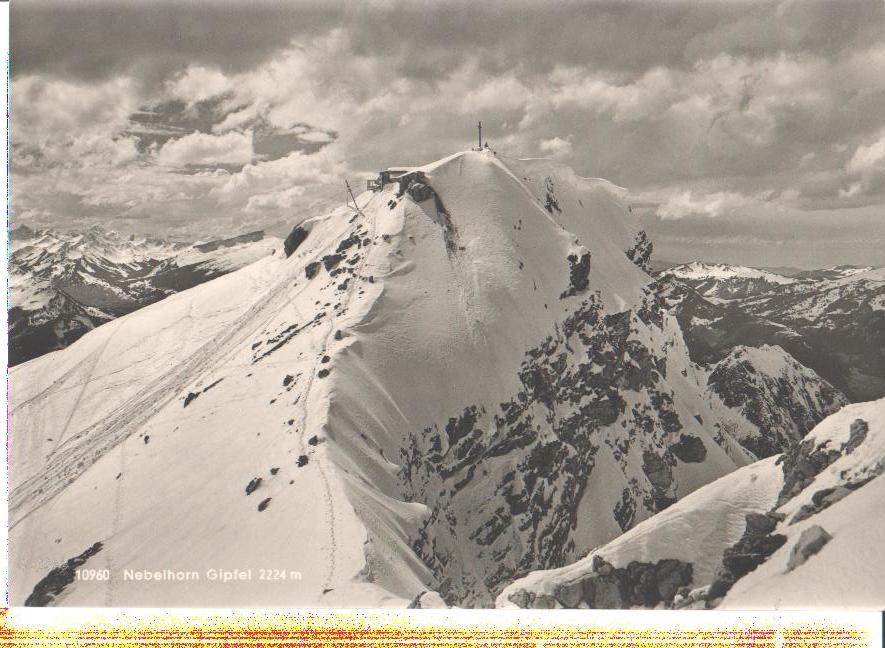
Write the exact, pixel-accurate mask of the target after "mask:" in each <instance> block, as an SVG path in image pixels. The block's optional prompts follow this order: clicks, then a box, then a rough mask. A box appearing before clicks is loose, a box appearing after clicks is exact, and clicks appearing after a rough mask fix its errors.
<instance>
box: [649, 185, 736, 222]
mask: <svg viewBox="0 0 885 648" xmlns="http://www.w3.org/2000/svg"><path fill="white" fill-rule="evenodd" d="M749 202H750V199H748V198H747V197H745V196H742V195H741V194H738V193H734V192H730V191H718V192H716V193H711V194H694V193H693V192H691V191H683V192H680V193H676V194H673V195H670V196H668V197H667V199H666V200H665V201H664V202H663V203H661V204H659V205H658V207H657V214H658V215H659V216H660V217H661V218H665V219H666V218H685V217H687V216H696V215H702V216H708V217H710V218H715V217H718V216H722V215H723V214H726V213H728V212H730V211H732V210H734V209H737V208H739V207H743V206H745V205H747V204H748V203H749Z"/></svg>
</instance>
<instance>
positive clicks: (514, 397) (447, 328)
mask: <svg viewBox="0 0 885 648" xmlns="http://www.w3.org/2000/svg"><path fill="white" fill-rule="evenodd" d="M356 202H357V205H358V207H357V208H353V207H352V206H342V207H340V208H338V209H335V210H333V211H331V212H330V213H327V214H323V215H320V216H315V217H312V218H309V219H307V220H306V221H304V222H303V223H301V224H299V225H298V226H297V227H295V228H294V229H293V231H292V233H291V235H290V236H289V237H288V238H287V239H286V243H285V246H284V252H285V253H277V254H274V255H272V256H264V257H262V258H261V259H260V260H258V261H257V262H255V263H253V264H251V265H248V266H246V267H244V268H242V269H241V270H238V271H236V272H233V273H230V274H228V275H225V276H223V277H220V278H218V279H216V280H214V281H211V282H208V283H205V284H202V285H200V286H197V287H195V288H193V289H191V290H187V291H184V292H180V293H177V294H175V295H172V296H170V297H168V298H166V299H164V300H163V301H160V302H158V303H155V304H152V305H150V306H147V307H145V308H143V309H141V310H138V311H136V312H134V313H131V314H129V315H127V316H125V317H121V318H119V319H116V320H114V321H112V322H110V323H108V324H105V325H103V326H101V327H99V328H97V329H95V330H94V331H92V332H90V333H88V334H87V335H85V336H84V337H83V338H81V339H80V340H78V341H77V342H76V343H74V344H73V345H72V346H70V347H69V348H67V349H65V350H63V351H60V352H58V353H55V354H52V356H49V357H43V358H38V359H36V360H34V361H32V362H28V363H25V364H23V365H21V366H19V367H16V368H14V369H13V373H12V378H11V381H12V384H13V392H12V393H13V396H12V404H11V411H12V423H11V429H12V440H11V446H10V452H11V457H12V459H11V461H12V465H13V470H12V477H11V480H12V481H11V497H10V520H11V524H12V530H11V539H10V546H11V549H10V553H11V556H12V561H11V564H12V567H11V571H12V573H13V577H12V580H13V583H14V585H13V594H12V598H13V601H17V602H20V601H21V600H23V599H24V598H26V597H27V596H29V595H32V594H33V593H34V588H35V587H36V586H37V585H39V582H40V579H41V578H43V577H45V575H46V572H47V569H46V566H47V565H51V564H58V563H60V562H63V561H65V560H68V559H69V558H71V557H74V556H79V555H81V554H83V552H84V550H85V549H87V548H89V547H94V546H95V543H97V542H100V543H101V548H100V550H99V551H98V552H97V553H95V554H94V555H93V556H91V557H89V558H88V560H89V561H90V564H95V565H107V566H109V568H110V567H113V569H112V571H111V573H112V574H118V573H119V569H121V568H123V567H125V566H129V565H133V564H135V563H138V564H139V565H141V566H143V567H144V568H157V567H164V568H169V569H176V570H194V571H197V572H200V573H205V572H206V570H208V569H210V568H228V569H234V568H235V569H248V568H253V569H254V570H256V572H257V570H258V569H260V568H262V567H264V568H267V567H268V566H273V567H276V568H281V569H286V570H289V571H293V570H294V571H298V572H299V579H298V582H297V584H293V583H291V582H288V583H286V582H280V583H275V584H268V583H262V582H258V581H255V582H251V583H243V584H237V585H236V586H233V587H232V586H231V585H230V584H219V583H215V582H210V581H208V580H207V579H203V580H200V581H195V582H191V583H189V586H188V588H187V589H186V590H185V589H182V588H178V587H176V586H175V585H173V584H169V583H163V582H155V583H152V584H150V585H148V586H145V585H144V583H132V582H127V581H125V580H122V579H120V578H115V577H113V576H112V578H111V580H110V581H109V582H89V583H84V582H77V583H76V584H74V585H72V586H71V587H70V588H69V589H66V590H65V592H64V593H63V594H62V599H61V600H63V602H64V603H65V604H72V605H73V604H81V605H84V604H94V603H96V602H104V603H109V604H116V605H126V604H130V605H145V604H151V603H154V604H156V603H157V602H158V601H161V600H162V602H163V603H164V604H167V605H170V604H182V603H187V604H193V603H194V601H199V602H200V603H201V604H204V605H238V604H246V603H247V604H249V605H262V604H276V605H280V604H301V605H335V604H339V605H342V604H347V605H360V604H362V605H373V604H404V603H406V602H408V601H409V600H411V599H412V598H414V597H415V596H416V595H419V594H420V593H421V592H422V591H427V590H429V591H437V592H439V593H440V594H442V595H443V596H444V597H445V599H446V600H447V601H448V602H450V603H460V604H466V605H471V604H472V605H488V604H491V603H492V601H493V599H494V596H495V595H496V594H497V593H498V592H499V591H500V590H501V589H502V588H503V587H504V586H505V585H506V584H507V583H509V582H510V581H511V580H512V579H513V578H515V577H517V576H519V575H522V574H525V573H527V572H528V571H530V570H533V569H538V568H545V567H553V566H559V565H563V564H566V563H567V562H569V561H571V560H574V559H576V558H577V557H579V556H580V555H582V554H583V553H584V552H586V551H587V550H588V549H589V548H591V547H593V546H597V545H601V544H603V543H605V542H608V541H609V540H611V539H613V538H615V537H617V536H618V535H620V534H621V533H623V531H624V530H627V529H630V528H632V527H633V526H635V525H636V524H638V523H639V522H641V521H642V520H643V519H646V518H648V517H650V516H652V515H654V514H655V513H656V512H659V511H661V510H664V509H666V508H667V507H669V506H671V505H672V504H673V502H675V501H677V500H679V499H681V498H682V497H684V496H686V495H687V494H689V493H690V492H692V491H694V490H696V489H697V488H699V487H701V486H703V485H704V484H706V483H708V482H710V481H712V480H714V479H716V478H718V477H720V476H722V475H725V474H727V473H729V472H730V471H732V470H734V469H735V468H736V467H737V466H740V465H744V464H746V463H748V462H749V461H750V460H751V457H750V456H749V454H748V453H747V452H746V451H745V450H744V449H742V448H741V447H740V446H739V445H738V444H737V442H736V441H735V439H734V438H733V437H732V436H731V433H730V432H729V430H728V429H725V427H724V426H723V425H719V426H717V425H716V423H717V422H719V417H720V414H721V413H722V412H723V410H724V408H725V406H724V405H723V404H722V403H721V402H718V401H717V399H718V397H717V396H716V395H715V394H708V393H705V389H704V382H705V377H706V376H705V374H704V373H703V372H702V371H700V370H699V369H698V368H697V367H696V366H694V365H693V364H692V363H691V362H690V361H689V359H688V354H687V350H686V348H685V345H684V342H683V340H682V335H681V332H680V330H679V327H678V325H677V324H676V322H675V320H674V319H673V318H672V317H670V316H669V315H668V314H667V313H666V312H665V310H664V309H663V307H662V304H661V301H660V300H659V299H658V296H657V295H656V294H655V292H654V290H653V288H652V287H651V286H650V285H649V284H650V282H651V278H650V277H649V275H648V274H647V273H646V272H645V271H643V270H642V269H641V268H640V267H638V266H639V265H640V264H641V263H637V262H636V261H637V258H636V256H637V255H636V254H634V255H633V257H634V258H633V260H631V259H630V258H628V256H627V251H628V250H633V251H634V252H635V251H636V249H637V245H638V244H639V243H640V242H643V241H644V239H643V238H642V237H640V235H639V232H638V231H637V229H636V226H635V223H634V222H633V221H632V217H631V215H630V214H629V211H628V210H627V208H626V205H624V204H623V203H622V202H620V201H619V200H618V198H617V196H616V195H614V194H613V193H612V192H611V191H610V190H609V189H608V188H606V187H605V186H604V183H599V182H593V181H585V180H581V179H578V178H577V177H576V176H575V175H574V173H570V172H567V171H563V170H562V169H561V168H558V167H557V166H556V165H553V164H551V163H550V162H548V161H543V160H534V161H528V162H520V161H517V160H510V159H504V158H502V157H497V156H495V155H493V154H491V153H487V152H465V153H459V154H456V155H453V156H450V157H448V158H445V159H443V160H440V161H438V162H435V163H433V164H430V165H426V166H423V167H417V168H415V169H414V170H412V172H411V173H407V174H406V175H405V176H403V177H402V178H400V179H399V180H397V181H395V182H393V183H389V184H387V185H385V186H384V187H383V188H382V189H381V190H380V191H376V192H365V193H363V194H362V195H360V196H357V198H356ZM646 243H647V241H644V243H643V245H642V246H640V247H642V249H643V253H642V254H641V255H639V256H640V257H642V258H644V257H645V256H646V253H647V252H648V251H649V249H650V246H646V245H645V244H646ZM640 261H641V259H640ZM47 384H48V385H52V388H51V389H46V388H45V386H46V385H47ZM75 386H76V387H77V392H76V393H78V394H79V396H78V397H77V398H76V399H71V398H69V397H68V394H70V393H73V390H72V388H73V387H75ZM145 537H150V538H152V539H153V541H152V542H151V543H149V544H146V543H145V542H144V538H145Z"/></svg>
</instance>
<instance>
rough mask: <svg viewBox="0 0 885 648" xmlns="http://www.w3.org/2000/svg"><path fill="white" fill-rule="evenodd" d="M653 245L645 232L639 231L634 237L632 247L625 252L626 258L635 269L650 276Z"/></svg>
mask: <svg viewBox="0 0 885 648" xmlns="http://www.w3.org/2000/svg"><path fill="white" fill-rule="evenodd" d="M653 251H654V244H653V243H652V242H651V240H649V238H648V234H646V233H645V230H640V231H639V233H638V234H637V235H636V240H635V241H634V243H633V247H631V248H630V249H629V250H627V252H626V254H627V258H628V259H630V260H631V261H632V262H633V263H635V264H636V267H638V268H640V269H641V270H644V271H645V272H648V273H649V274H651V255H652V252H653Z"/></svg>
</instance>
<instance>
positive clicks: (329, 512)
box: [298, 196, 377, 594]
mask: <svg viewBox="0 0 885 648" xmlns="http://www.w3.org/2000/svg"><path fill="white" fill-rule="evenodd" d="M374 197H375V196H373V197H372V198H370V199H369V202H368V203H366V205H365V206H364V207H363V209H364V208H365V207H368V206H369V204H370V203H371V202H372V200H373V199H374ZM359 213H360V215H361V216H363V218H366V220H367V221H368V224H367V226H368V228H369V238H370V239H371V240H374V238H375V231H376V228H377V227H376V225H377V224H376V220H375V219H376V216H375V215H373V216H372V218H371V219H369V218H367V217H366V216H365V213H364V212H363V211H362V209H360V210H359ZM368 259H369V253H368V252H366V253H365V254H363V255H362V258H361V259H360V262H359V265H358V266H357V268H356V272H355V273H354V278H355V279H359V278H361V277H362V276H363V268H364V267H365V265H366V262H367V261H368ZM358 286H359V281H351V282H349V284H348V287H347V292H346V293H345V297H344V300H343V301H342V306H343V308H342V309H341V310H342V313H347V312H348V311H349V308H350V304H351V302H352V301H353V298H354V294H355V293H356V292H357V291H358ZM329 320H330V321H329V331H328V333H326V336H325V338H324V339H323V343H322V345H321V347H320V349H318V351H317V353H316V354H315V358H316V359H315V360H314V366H313V368H312V370H311V372H310V376H309V378H308V383H307V386H306V387H305V390H304V406H303V407H302V408H301V422H300V423H301V424H300V425H299V426H298V428H299V433H300V438H299V447H300V453H301V454H307V450H306V447H305V440H304V438H305V435H306V434H307V418H308V411H309V409H308V408H309V405H310V394H311V390H312V388H313V385H314V382H315V380H316V379H317V371H318V370H319V366H320V359H321V358H322V357H323V356H325V355H327V352H328V348H329V344H330V342H331V341H332V339H333V338H334V336H335V331H336V330H337V327H336V322H337V318H336V317H335V316H334V315H333V316H332V317H330V318H329ZM324 459H325V453H324V456H323V458H322V459H321V458H319V457H318V458H317V462H316V463H317V470H318V471H319V473H320V479H321V480H322V484H323V491H324V492H323V500H324V502H325V505H326V523H327V527H328V537H329V548H328V549H329V556H328V565H327V569H326V577H325V579H324V581H323V593H324V594H325V593H326V592H328V591H331V589H332V584H333V583H334V582H335V566H336V558H335V557H336V554H337V553H338V545H337V543H336V541H335V526H336V524H337V518H336V515H335V500H334V497H333V496H332V489H331V486H330V485H329V477H328V475H327V474H326V470H325V468H324V467H323V461H324Z"/></svg>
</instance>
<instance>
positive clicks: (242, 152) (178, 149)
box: [155, 131, 254, 167]
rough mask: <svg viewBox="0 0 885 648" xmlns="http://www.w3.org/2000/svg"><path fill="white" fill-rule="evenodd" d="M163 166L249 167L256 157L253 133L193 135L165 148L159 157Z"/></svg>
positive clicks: (162, 148)
mask: <svg viewBox="0 0 885 648" xmlns="http://www.w3.org/2000/svg"><path fill="white" fill-rule="evenodd" d="M155 157H156V160H157V163H158V164H161V165H163V166H171V167H181V166H208V165H212V164H241V165H242V164H246V163H247V162H249V161H250V160H252V158H253V157H254V152H253V150H252V133H251V131H248V132H242V133H238V132H231V133H225V134H224V135H208V134H206V133H191V134H189V135H185V136H184V137H180V138H178V139H173V140H170V141H168V142H167V143H166V144H164V145H163V146H162V147H161V148H160V149H159V151H157V153H156V156H155Z"/></svg>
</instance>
